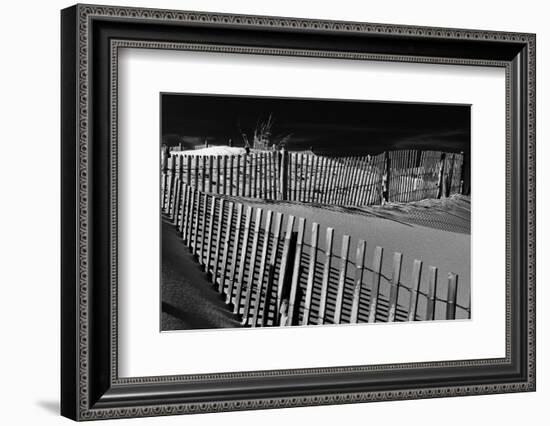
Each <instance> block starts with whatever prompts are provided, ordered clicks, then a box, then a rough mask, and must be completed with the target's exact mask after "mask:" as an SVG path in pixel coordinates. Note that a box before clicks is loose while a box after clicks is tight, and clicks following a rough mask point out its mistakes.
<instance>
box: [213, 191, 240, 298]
mask: <svg viewBox="0 0 550 426" xmlns="http://www.w3.org/2000/svg"><path fill="white" fill-rule="evenodd" d="M221 201H222V206H223V202H224V200H223V198H222V200H221ZM234 207H235V205H234V203H233V202H232V201H230V202H229V206H228V212H227V222H223V221H220V222H221V223H222V225H223V229H225V237H224V240H223V241H224V242H223V254H222V259H221V267H220V270H219V271H220V272H219V273H218V270H217V269H215V271H214V276H215V277H217V276H218V275H219V277H220V280H219V282H218V292H219V293H222V294H223V292H224V289H225V278H226V276H227V268H228V266H227V262H228V259H229V249H230V247H231V244H230V243H231V231H232V229H233V210H234ZM220 216H222V217H223V209H222V213H220ZM222 225H220V230H221V229H222ZM220 236H221V235H220ZM235 244H236V242H235ZM216 257H217V255H216ZM214 267H215V268H217V267H218V263H217V262H216V264H215V266H214ZM214 279H215V278H214Z"/></svg>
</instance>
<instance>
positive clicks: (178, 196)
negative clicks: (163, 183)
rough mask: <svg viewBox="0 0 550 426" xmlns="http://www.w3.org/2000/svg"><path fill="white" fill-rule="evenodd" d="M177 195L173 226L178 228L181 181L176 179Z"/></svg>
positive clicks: (173, 212)
mask: <svg viewBox="0 0 550 426" xmlns="http://www.w3.org/2000/svg"><path fill="white" fill-rule="evenodd" d="M175 192H176V195H175V198H174V200H175V202H174V209H173V211H172V224H173V225H176V226H178V216H179V211H180V206H181V200H180V198H181V180H179V179H176V191H175Z"/></svg>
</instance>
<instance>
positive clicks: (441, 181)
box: [437, 152, 445, 198]
mask: <svg viewBox="0 0 550 426" xmlns="http://www.w3.org/2000/svg"><path fill="white" fill-rule="evenodd" d="M444 175H445V153H444V152H442V153H441V159H440V160H439V174H438V176H437V198H441V197H442V196H443V194H444V190H443V185H444V177H445V176H444Z"/></svg>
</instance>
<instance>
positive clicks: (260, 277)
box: [250, 210, 273, 327]
mask: <svg viewBox="0 0 550 426" xmlns="http://www.w3.org/2000/svg"><path fill="white" fill-rule="evenodd" d="M272 216H273V212H272V211H271V210H268V211H267V215H266V218H265V231H264V241H263V245H262V254H261V257H260V270H259V271H258V297H257V298H256V303H255V304H254V309H253V311H252V322H251V324H250V325H251V326H252V327H256V324H257V323H258V315H259V312H260V305H261V301H262V293H263V292H264V280H265V278H266V275H265V272H266V265H267V262H268V259H267V251H268V249H269V241H270V238H271V218H272ZM266 297H267V293H266Z"/></svg>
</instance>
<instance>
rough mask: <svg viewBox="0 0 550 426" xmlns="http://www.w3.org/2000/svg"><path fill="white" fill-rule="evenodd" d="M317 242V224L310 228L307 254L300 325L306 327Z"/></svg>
mask: <svg viewBox="0 0 550 426" xmlns="http://www.w3.org/2000/svg"><path fill="white" fill-rule="evenodd" d="M318 241H319V224H318V223H315V222H314V223H313V225H312V227H311V246H310V252H309V271H308V276H307V290H306V298H305V301H304V315H303V318H302V325H307V324H308V322H309V314H310V309H311V296H312V295H313V282H314V279H315V268H316V267H317V243H318Z"/></svg>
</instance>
